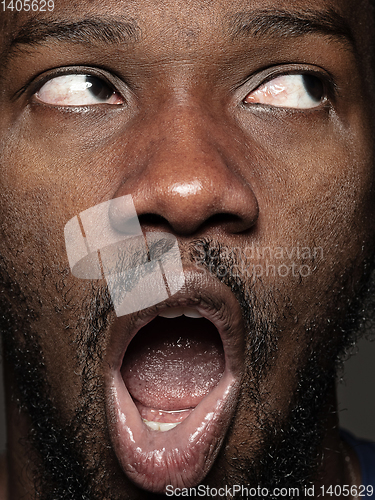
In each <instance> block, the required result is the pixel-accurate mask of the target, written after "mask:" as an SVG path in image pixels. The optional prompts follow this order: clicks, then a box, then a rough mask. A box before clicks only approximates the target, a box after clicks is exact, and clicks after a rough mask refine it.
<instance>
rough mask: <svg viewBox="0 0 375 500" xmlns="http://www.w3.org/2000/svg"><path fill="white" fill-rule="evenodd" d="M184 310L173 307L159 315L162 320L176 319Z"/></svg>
mask: <svg viewBox="0 0 375 500" xmlns="http://www.w3.org/2000/svg"><path fill="white" fill-rule="evenodd" d="M183 311H184V308H183V307H174V308H171V309H167V310H166V311H163V312H162V313H160V314H159V316H161V317H162V318H177V317H178V316H182V315H183Z"/></svg>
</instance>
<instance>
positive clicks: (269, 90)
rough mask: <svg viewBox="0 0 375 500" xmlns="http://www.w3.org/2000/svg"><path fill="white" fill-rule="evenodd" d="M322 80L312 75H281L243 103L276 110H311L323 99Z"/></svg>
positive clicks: (258, 89)
mask: <svg viewBox="0 0 375 500" xmlns="http://www.w3.org/2000/svg"><path fill="white" fill-rule="evenodd" d="M325 97H326V94H325V88H324V84H323V82H322V80H321V79H320V78H318V77H317V76H314V75H309V74H305V75H281V76H278V77H277V78H274V79H273V80H270V81H268V82H266V83H263V84H262V85H261V86H260V87H258V88H257V89H255V90H253V91H252V92H250V94H248V95H247V96H246V97H245V99H244V103H246V104H267V105H268V106H275V107H277V108H293V109H311V108H316V107H318V106H319V105H320V104H321V103H322V102H323V101H324V99H325Z"/></svg>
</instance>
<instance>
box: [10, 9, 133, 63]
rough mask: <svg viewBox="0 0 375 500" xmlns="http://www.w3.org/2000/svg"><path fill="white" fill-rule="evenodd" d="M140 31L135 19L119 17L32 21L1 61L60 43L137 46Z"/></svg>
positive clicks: (14, 39)
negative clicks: (129, 44)
mask: <svg viewBox="0 0 375 500" xmlns="http://www.w3.org/2000/svg"><path fill="white" fill-rule="evenodd" d="M139 38H140V30H139V27H138V25H137V23H136V21H135V20H134V19H126V20H125V19H123V18H117V17H108V18H105V17H104V18H103V17H100V18H97V17H89V18H85V19H81V20H78V21H71V20H65V19H46V20H44V19H38V20H37V19H30V20H29V21H27V22H26V23H24V24H23V25H22V26H21V27H20V28H19V29H18V30H17V32H16V33H14V34H13V36H11V37H10V39H9V40H8V43H7V46H6V47H5V50H4V51H3V53H2V54H1V56H0V60H3V59H4V60H5V61H4V62H6V60H7V59H8V57H9V56H11V54H12V53H13V52H16V51H17V50H19V51H22V49H26V50H27V46H29V47H32V46H37V45H40V44H43V43H44V42H48V41H50V40H55V41H57V42H70V43H79V44H83V45H89V44H93V43H95V42H97V43H106V44H111V45H113V44H123V43H130V42H137V41H138V40H139Z"/></svg>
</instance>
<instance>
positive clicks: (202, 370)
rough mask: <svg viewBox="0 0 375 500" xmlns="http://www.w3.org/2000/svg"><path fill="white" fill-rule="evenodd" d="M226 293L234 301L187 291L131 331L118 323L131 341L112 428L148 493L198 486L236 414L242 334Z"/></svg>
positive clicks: (121, 365)
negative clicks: (213, 299) (214, 303)
mask: <svg viewBox="0 0 375 500" xmlns="http://www.w3.org/2000/svg"><path fill="white" fill-rule="evenodd" d="M220 286H221V285H220ZM215 288H217V287H215ZM206 290H207V287H206ZM216 292H217V290H216ZM222 293H223V294H224V295H228V297H227V298H229V303H228V302H227V301H224V300H223V298H221V297H220V294H219V297H216V299H218V300H217V304H216V307H212V300H207V301H205V300H204V299H203V298H202V297H201V294H200V297H199V299H198V298H197V294H196V293H195V294H194V293H191V292H190V293H189V294H184V293H183V292H182V293H181V294H180V297H178V298H174V300H173V302H172V301H171V300H170V299H168V301H166V302H165V303H163V304H159V306H157V310H156V311H155V310H153V311H152V312H151V311H146V312H145V313H144V317H143V318H142V319H140V320H139V322H138V324H137V326H136V327H134V326H133V327H132V328H131V331H130V332H127V331H126V327H124V328H123V329H121V325H120V326H118V331H121V332H123V333H122V336H123V341H124V342H125V344H126V345H125V347H123V351H122V355H121V357H120V358H118V359H117V360H116V361H115V362H114V363H112V370H111V375H110V390H109V396H108V408H107V411H108V414H109V418H108V420H109V430H110V435H111V439H112V443H113V446H114V450H115V453H116V455H117V458H118V460H119V462H120V464H121V466H122V468H123V469H124V471H125V473H126V474H127V475H128V477H129V478H130V479H131V480H132V481H133V482H135V483H136V484H137V485H138V486H140V487H142V488H144V489H146V490H149V491H154V492H158V493H162V492H165V491H166V487H167V486H168V485H172V486H173V487H175V488H181V487H189V486H193V485H197V484H199V482H201V481H202V480H203V479H204V477H205V476H206V474H207V473H208V471H209V469H210V468H211V466H212V464H213V462H214V460H215V458H216V456H217V454H218V452H219V450H220V446H221V444H222V442H223V439H224V436H225V433H226V431H227V429H228V426H229V423H230V421H231V418H232V417H233V414H234V411H235V406H236V402H237V397H238V390H239V386H240V384H239V380H240V377H241V373H242V356H243V348H242V349H241V346H242V340H243V336H242V331H241V329H240V326H239V324H238V317H239V316H241V314H240V311H239V306H238V303H237V301H236V300H235V299H234V297H233V295H232V294H231V293H230V292H229V290H228V289H226V287H225V290H222ZM216 295H218V294H217V293H216ZM231 303H232V304H231ZM231 305H232V306H233V307H231ZM147 313H148V314H147ZM235 313H237V315H235ZM235 318H236V319H235ZM124 321H125V320H124V319H123V318H120V323H123V324H124V325H125V322H124ZM117 337H119V338H121V334H118V335H117Z"/></svg>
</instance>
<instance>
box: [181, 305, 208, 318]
mask: <svg viewBox="0 0 375 500" xmlns="http://www.w3.org/2000/svg"><path fill="white" fill-rule="evenodd" d="M183 310H184V312H183V314H184V315H185V316H187V317H188V318H203V316H202V315H201V313H200V312H198V311H197V310H196V309H193V308H191V307H184V308H183Z"/></svg>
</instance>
